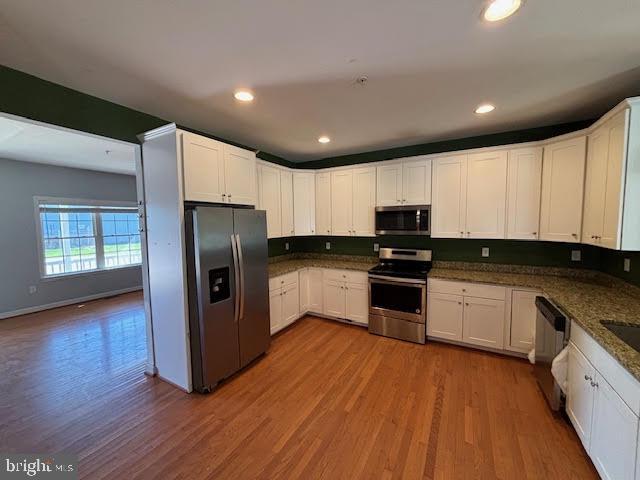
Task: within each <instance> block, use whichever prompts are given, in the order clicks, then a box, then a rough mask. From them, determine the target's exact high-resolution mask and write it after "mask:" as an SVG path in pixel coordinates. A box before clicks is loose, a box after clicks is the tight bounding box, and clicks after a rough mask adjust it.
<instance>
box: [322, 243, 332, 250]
mask: <svg viewBox="0 0 640 480" xmlns="http://www.w3.org/2000/svg"><path fill="white" fill-rule="evenodd" d="M324 248H326V249H327V250H331V242H327V243H325V244H324Z"/></svg>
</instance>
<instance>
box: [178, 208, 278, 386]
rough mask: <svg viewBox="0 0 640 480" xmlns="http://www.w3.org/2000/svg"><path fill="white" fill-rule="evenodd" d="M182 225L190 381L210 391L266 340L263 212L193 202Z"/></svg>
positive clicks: (257, 352) (261, 350)
mask: <svg viewBox="0 0 640 480" xmlns="http://www.w3.org/2000/svg"><path fill="white" fill-rule="evenodd" d="M185 225H186V233H187V275H188V286H189V325H190V332H189V336H190V341H191V366H192V374H193V386H194V388H195V389H196V390H197V391H200V392H209V391H211V389H212V388H213V387H215V386H216V384H217V383H218V382H219V381H220V380H222V379H224V378H227V377H229V376H230V375H232V374H234V373H235V372H237V371H238V370H240V369H242V368H243V367H245V366H247V365H248V364H249V363H251V361H253V360H254V359H256V358H257V357H259V356H260V355H262V354H263V353H264V352H266V351H267V349H268V348H269V344H270V343H271V335H270V331H269V278H268V272H267V257H268V255H267V226H266V215H265V212H264V211H261V210H253V209H249V208H231V207H217V206H202V205H194V206H188V207H187V208H186V211H185Z"/></svg>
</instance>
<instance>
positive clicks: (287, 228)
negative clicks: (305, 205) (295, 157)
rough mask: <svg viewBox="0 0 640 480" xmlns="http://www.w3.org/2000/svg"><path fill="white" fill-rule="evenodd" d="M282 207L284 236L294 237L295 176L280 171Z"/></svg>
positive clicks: (285, 171) (286, 171) (288, 172)
mask: <svg viewBox="0 0 640 480" xmlns="http://www.w3.org/2000/svg"><path fill="white" fill-rule="evenodd" d="M280 205H281V208H282V236H283V237H289V236H291V235H293V233H294V231H293V208H294V207H293V174H292V173H291V172H290V171H288V170H281V171H280Z"/></svg>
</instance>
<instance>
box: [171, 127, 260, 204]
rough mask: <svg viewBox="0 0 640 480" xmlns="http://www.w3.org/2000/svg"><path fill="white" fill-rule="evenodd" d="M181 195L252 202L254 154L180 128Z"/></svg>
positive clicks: (253, 202)
mask: <svg viewBox="0 0 640 480" xmlns="http://www.w3.org/2000/svg"><path fill="white" fill-rule="evenodd" d="M182 162H183V172H184V199H185V200H191V201H197V202H213V203H233V204H238V205H255V204H256V155H255V153H254V152H251V151H249V150H244V149H242V148H238V147H234V146H232V145H227V144H224V143H222V142H218V141H217V140H212V139H210V138H206V137H203V136H201V135H196V134H193V133H189V132H182Z"/></svg>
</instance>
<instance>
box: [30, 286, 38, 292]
mask: <svg viewBox="0 0 640 480" xmlns="http://www.w3.org/2000/svg"><path fill="white" fill-rule="evenodd" d="M37 291H38V287H36V286H35V285H30V286H29V293H30V294H34V293H36V292H37Z"/></svg>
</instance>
